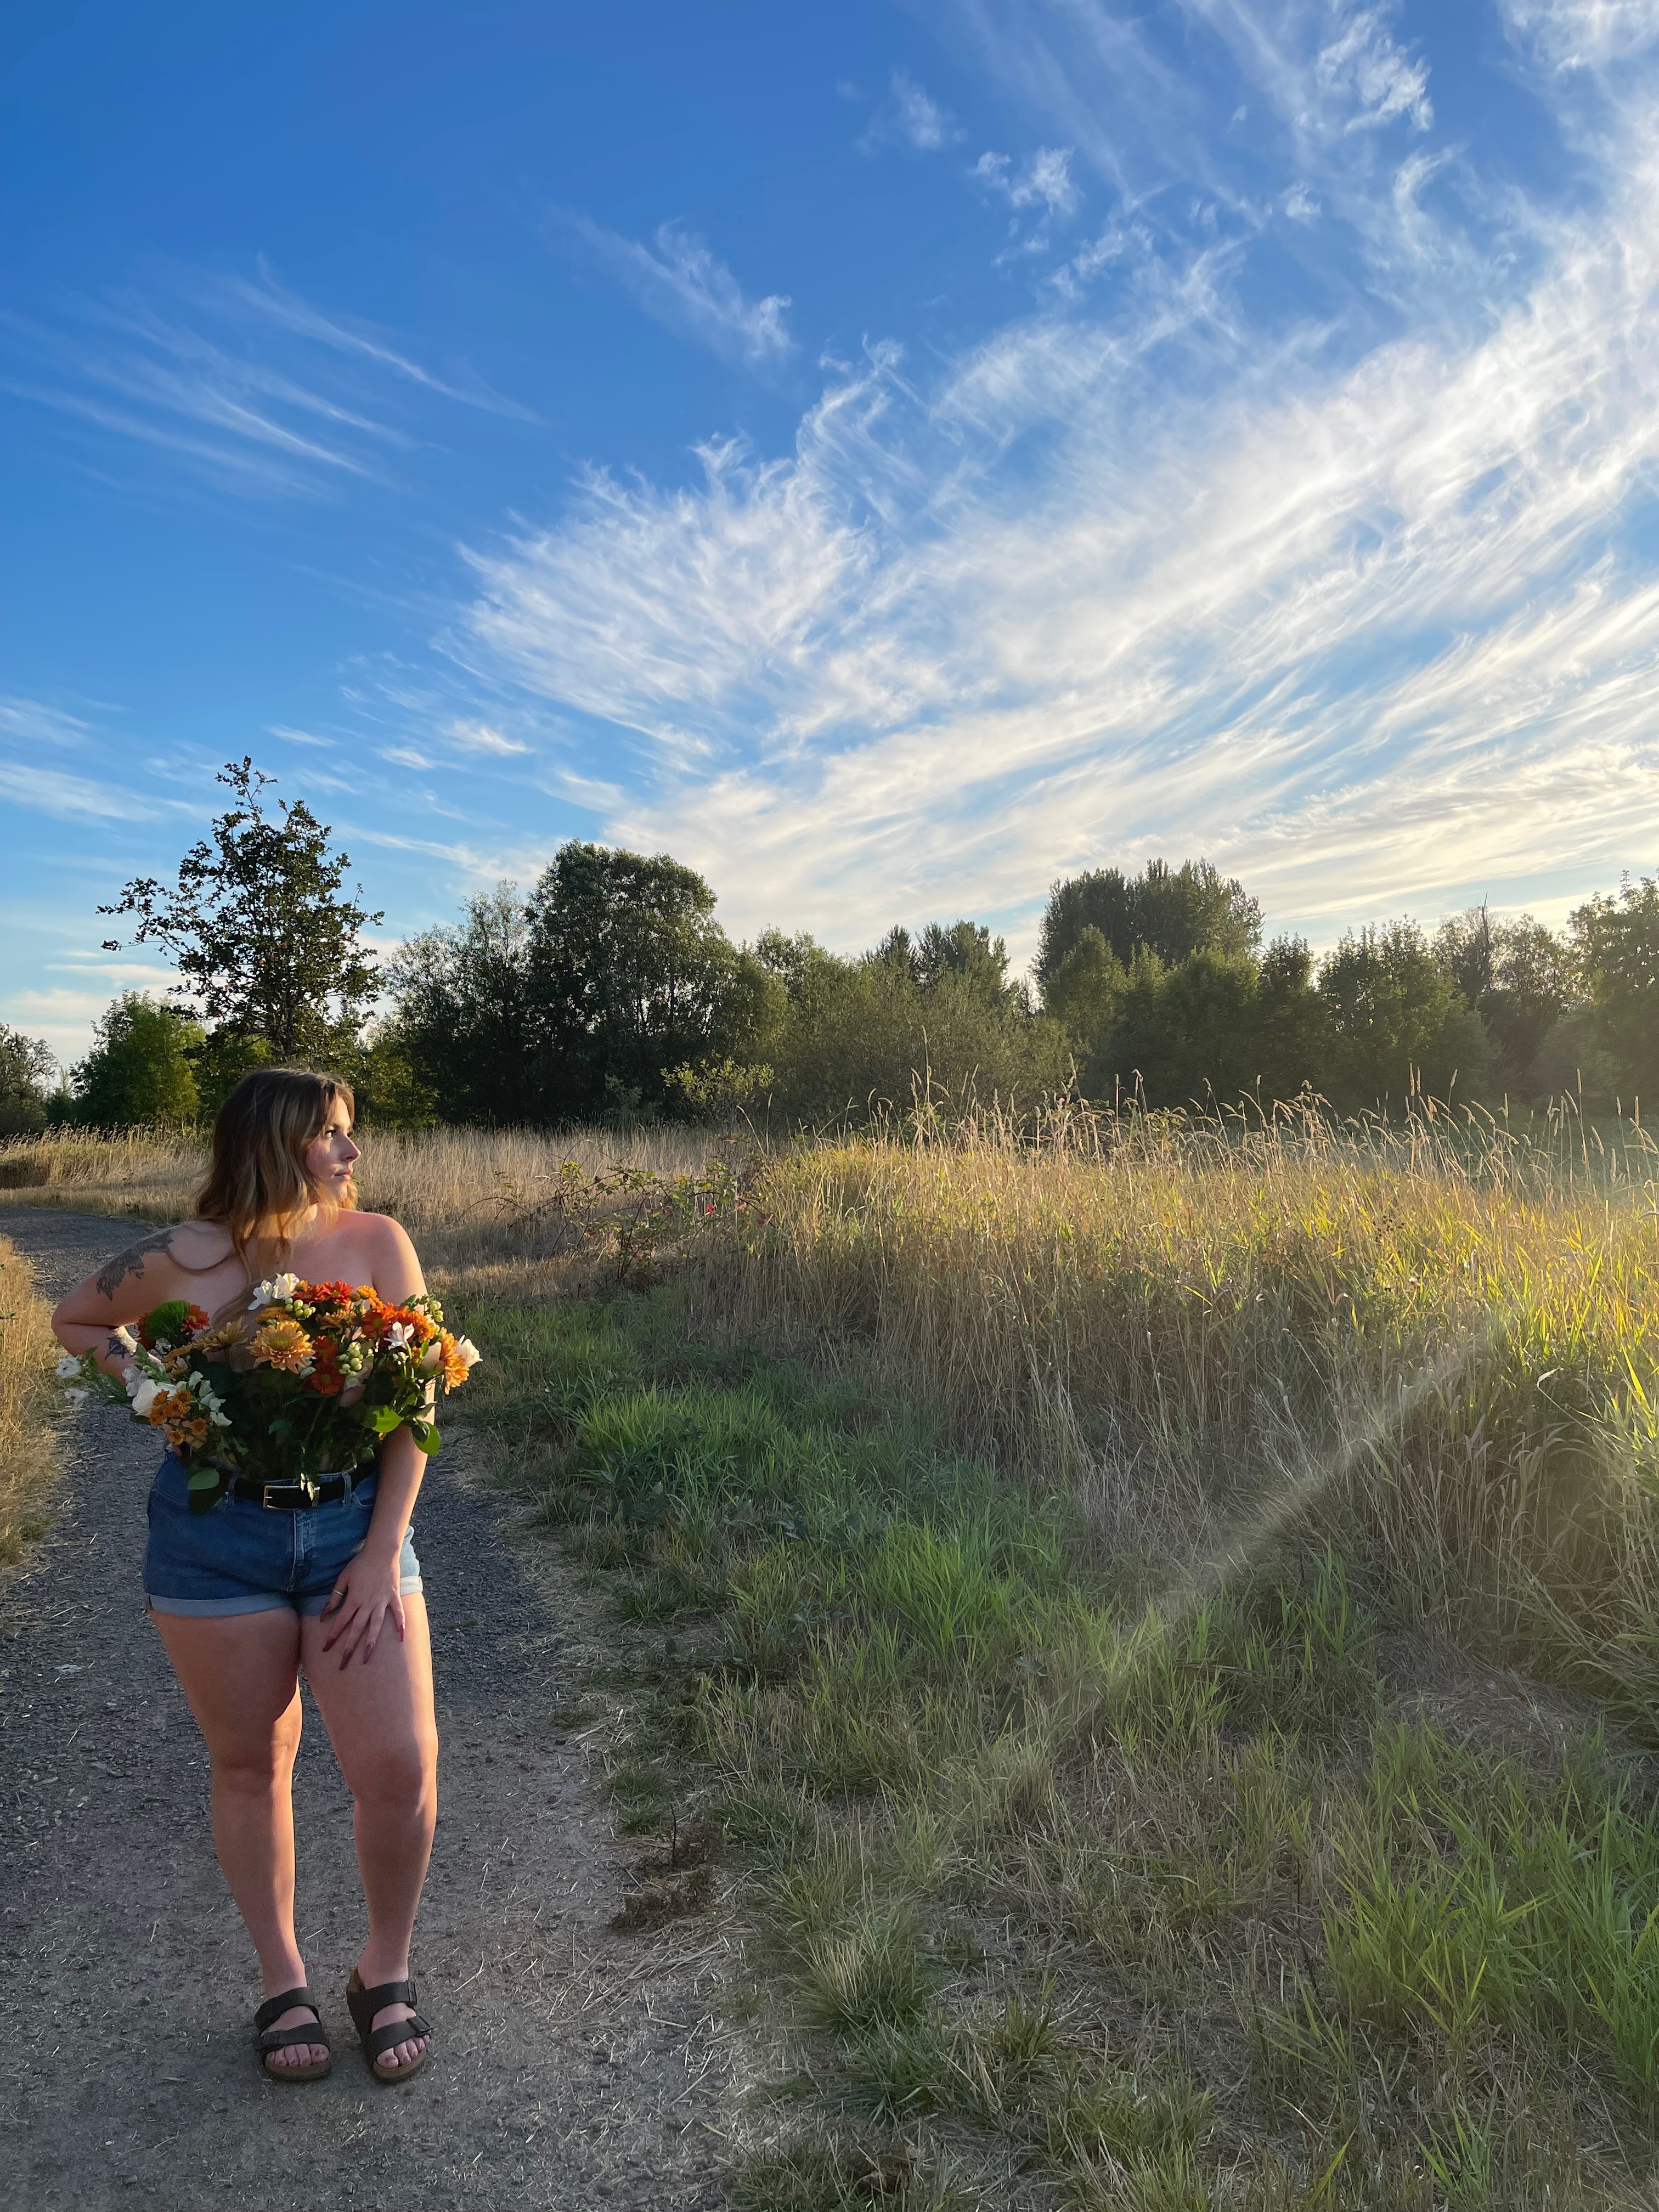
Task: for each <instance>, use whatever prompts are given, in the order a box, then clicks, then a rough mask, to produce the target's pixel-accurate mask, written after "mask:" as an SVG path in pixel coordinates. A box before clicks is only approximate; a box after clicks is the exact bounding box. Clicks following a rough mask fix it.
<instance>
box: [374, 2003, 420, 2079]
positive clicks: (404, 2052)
mask: <svg viewBox="0 0 1659 2212" xmlns="http://www.w3.org/2000/svg"><path fill="white" fill-rule="evenodd" d="M413 2017H414V2008H413V2006H411V2005H406V2004H390V2005H382V2006H381V2007H380V2010H379V2012H377V2013H376V2014H375V2015H374V2019H373V2020H372V2021H370V2022H369V2026H370V2027H390V2026H391V2025H392V2022H393V2021H399V2020H410V2019H412V2018H413ZM427 2041H428V2039H427V2038H426V2037H425V2036H424V2035H417V2036H416V2037H415V2039H413V2041H412V2042H410V2043H394V2044H393V2045H392V2048H391V2050H390V2051H382V2052H381V2053H380V2057H378V2058H377V2059H376V2060H375V2061H374V2065H375V2069H376V2071H377V2072H379V2073H381V2074H392V2073H395V2072H396V2070H397V2069H398V2067H399V2066H410V2065H412V2064H413V2063H414V2062H415V2061H416V2059H417V2058H418V2057H420V2055H421V2053H422V2051H424V2050H425V2049H426V2046H427Z"/></svg>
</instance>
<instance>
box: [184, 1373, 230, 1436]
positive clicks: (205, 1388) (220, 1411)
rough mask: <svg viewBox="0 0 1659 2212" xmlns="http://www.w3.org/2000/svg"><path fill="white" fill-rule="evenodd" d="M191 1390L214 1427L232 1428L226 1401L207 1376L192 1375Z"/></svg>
mask: <svg viewBox="0 0 1659 2212" xmlns="http://www.w3.org/2000/svg"><path fill="white" fill-rule="evenodd" d="M190 1389H191V1396H192V1397H193V1398H194V1399H195V1401H196V1402H197V1405H198V1406H199V1407H201V1408H202V1411H203V1412H204V1413H205V1414H206V1415H207V1417H208V1419H209V1420H210V1421H211V1422H212V1423H213V1425H214V1426H215V1427H216V1428H219V1429H228V1427H229V1426H230V1416H229V1414H228V1413H226V1411H225V1407H224V1401H223V1400H222V1398H221V1397H220V1396H219V1395H218V1393H217V1391H216V1390H215V1389H214V1387H213V1385H212V1383H210V1382H209V1381H208V1379H207V1376H205V1375H192V1376H191V1378H190Z"/></svg>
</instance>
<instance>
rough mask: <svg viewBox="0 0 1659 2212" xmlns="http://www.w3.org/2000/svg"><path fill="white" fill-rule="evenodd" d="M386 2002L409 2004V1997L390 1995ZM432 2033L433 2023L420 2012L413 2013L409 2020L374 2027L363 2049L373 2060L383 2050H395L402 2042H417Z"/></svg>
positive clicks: (392, 2021) (391, 2021)
mask: <svg viewBox="0 0 1659 2212" xmlns="http://www.w3.org/2000/svg"><path fill="white" fill-rule="evenodd" d="M408 2002H409V1999H408V1998H407V1997H388V1998H386V2003H387V2004H407V2003H408ZM374 2009H375V2010H376V2011H377V2012H378V2011H379V2010H380V2007H379V2006H378V2005H376V2007H375V2008H374ZM431 2033H432V2027H431V2023H430V2022H429V2021H424V2020H422V2017H421V2015H420V2014H419V2013H417V2012H416V2013H411V2014H410V2016H409V2018H408V2019H407V2020H389V2021H387V2022H386V2026H385V2027H376V2028H372V2029H371V2030H370V2031H369V2033H368V2034H367V2035H366V2036H365V2037H364V2038H363V2049H364V2051H366V2052H367V2053H368V2057H369V2058H370V2060H371V2061H373V2060H374V2059H376V2058H379V2057H380V2056H381V2055H382V2053H383V2052H386V2051H392V2050H394V2049H395V2048H396V2047H397V2045H398V2044H400V2043H417V2042H418V2041H419V2040H420V2039H421V2038H422V2036H427V2037H428V2038H429V2037H430V2035H431Z"/></svg>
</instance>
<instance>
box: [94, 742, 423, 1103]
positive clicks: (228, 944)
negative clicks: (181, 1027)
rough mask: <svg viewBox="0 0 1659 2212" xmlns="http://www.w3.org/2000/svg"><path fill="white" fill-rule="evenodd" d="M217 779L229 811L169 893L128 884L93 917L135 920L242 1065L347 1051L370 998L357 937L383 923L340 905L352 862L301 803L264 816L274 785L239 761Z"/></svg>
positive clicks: (112, 946)
mask: <svg viewBox="0 0 1659 2212" xmlns="http://www.w3.org/2000/svg"><path fill="white" fill-rule="evenodd" d="M217 781H219V782H220V783H222V784H226V785H228V787H229V788H230V791H231V793H232V797H233V799H234V805H232V806H231V807H229V808H228V810H227V811H226V812H224V813H223V814H222V815H220V816H219V817H217V818H216V821H215V822H214V824H213V834H212V836H211V838H205V837H204V838H202V839H200V840H199V841H198V842H197V843H196V844H194V845H192V846H191V848H190V850H189V851H188V852H187V853H186V854H185V857H184V859H183V860H181V861H180V862H179V873H178V879H177V881H176V883H173V884H164V883H162V882H161V881H160V880H159V879H158V878H155V877H153V876H143V877H138V878H135V879H134V881H133V882H131V883H130V884H127V886H126V887H125V890H123V892H122V894H121V896H120V897H119V898H118V900H117V901H116V902H115V904H114V905H113V906H106V907H100V908H99V909H98V911H99V912H100V914H111V915H125V914H131V915H137V917H138V927H137V930H136V931H135V932H134V933H133V937H132V940H131V941H132V942H133V943H134V944H138V945H161V947H162V948H163V950H164V951H167V953H168V954H169V955H170V956H171V957H172V958H173V962H174V963H175V965H176V966H177V968H178V969H179V975H180V977H181V979H182V980H181V981H180V982H179V984H177V985H176V986H174V994H175V995H176V996H178V997H179V998H180V999H182V1000H185V1001H187V1002H189V1003H190V1004H191V1006H192V1008H193V1010H194V1011H195V1012H197V1014H198V1015H200V1016H201V1017H202V1018H204V1020H205V1021H207V1022H209V1023H210V1024H212V1025H213V1036H215V1037H218V1036H221V1034H222V1033H223V1036H224V1037H225V1039H226V1042H227V1044H229V1043H230V1042H231V1041H232V1040H235V1041H238V1042H237V1046H236V1050H237V1051H240V1053H241V1054H243V1055H244V1056H246V1054H247V1053H248V1052H250V1051H251V1052H253V1053H255V1054H257V1053H258V1048H260V1047H263V1048H264V1052H265V1054H267V1055H268V1056H269V1057H270V1058H273V1059H276V1060H307V1059H327V1058H328V1057H330V1056H331V1054H337V1053H338V1052H339V1051H340V1050H341V1048H342V1047H343V1046H344V1045H349V1042H350V1041H351V1040H352V1039H353V1037H354V1036H355V1035H356V1028H357V1024H358V1022H359V1020H360V1019H361V1018H362V1012H363V1009H364V1008H365V1007H366V1006H367V1005H368V1001H369V1000H370V999H371V998H372V997H373V995H374V990H375V988H376V981H377V979H376V975H375V967H374V958H373V956H372V955H371V954H370V953H369V951H368V949H367V948H366V947H365V946H364V945H363V943H362V931H363V930H364V929H365V927H369V926H370V925H373V924H374V923H378V922H379V921H381V920H382V919H383V917H382V916H381V915H378V914H370V913H368V911H367V909H366V908H363V907H362V906H359V905H358V904H357V903H356V901H355V900H352V899H349V898H346V897H343V896H342V886H343V884H344V882H345V878H346V873H347V871H348V869H349V867H350V865H351V863H350V861H349V859H348V858H347V856H346V855H345V854H343V853H337V852H336V851H335V850H334V848H333V847H332V845H331V842H330V839H331V835H332V833H331V830H330V829H329V828H328V826H327V824H326V823H321V822H319V821H318V819H317V817H316V816H315V815H314V814H313V813H312V811H311V810H310V808H309V807H308V806H307V805H306V804H305V802H304V801H303V800H302V799H293V800H289V799H283V800H281V801H279V802H278V811H277V812H276V814H275V815H272V814H270V813H268V812H267V811H266V809H265V805H264V793H265V790H266V788H267V787H268V786H270V784H271V783H272V782H273V781H274V779H273V778H272V777H270V776H268V775H264V774H263V773H262V771H261V770H260V769H257V768H255V767H254V765H253V763H252V759H250V758H247V757H244V758H243V759H242V760H241V761H240V762H235V761H232V762H228V763H226V765H225V767H224V768H223V769H222V770H221V771H220V773H219V775H218V777H217ZM104 949H105V951H109V952H113V951H119V950H120V940H119V939H109V940H106V944H105V948H104ZM210 1042H212V1040H211V1039H210ZM234 1056H235V1054H234V1053H233V1054H232V1057H233V1058H234ZM220 1057H221V1059H223V1058H224V1054H223V1053H221V1055H220ZM223 1072H224V1071H223V1069H222V1068H221V1069H219V1071H218V1073H220V1074H221V1075H222V1073H223ZM239 1072H240V1071H239Z"/></svg>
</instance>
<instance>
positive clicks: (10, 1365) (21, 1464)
mask: <svg viewBox="0 0 1659 2212" xmlns="http://www.w3.org/2000/svg"><path fill="white" fill-rule="evenodd" d="M57 1354H58V1346H57V1343H56V1341H55V1340H54V1339H53V1336H52V1325H51V1315H50V1309H49V1307H48V1306H47V1304H46V1300H45V1299H44V1298H43V1297H41V1296H40V1293H39V1292H38V1291H36V1289H35V1287H34V1284H33V1279H32V1278H31V1276H30V1273H29V1270H28V1266H27V1262H26V1261H24V1260H23V1259H22V1257H21V1255H19V1253H18V1252H17V1251H16V1250H15V1249H14V1247H13V1246H12V1245H11V1243H9V1241H8V1240H7V1239H6V1238H4V1237H0V1564H3V1565H7V1566H11V1565H15V1563H16V1562H17V1560H18V1559H21V1556H22V1553H23V1547H24V1546H25V1545H26V1544H27V1543H30V1542H32V1541H33V1540H34V1538H36V1537H37V1536H39V1535H40V1534H43V1532H44V1530H45V1528H46V1496H47V1492H48V1491H49V1490H50V1488H51V1485H52V1476H53V1474H54V1472H55V1453H54V1449H53V1437H52V1407H53V1403H54V1400H53V1394H52V1364H53V1362H54V1360H55V1359H56V1358H57Z"/></svg>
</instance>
